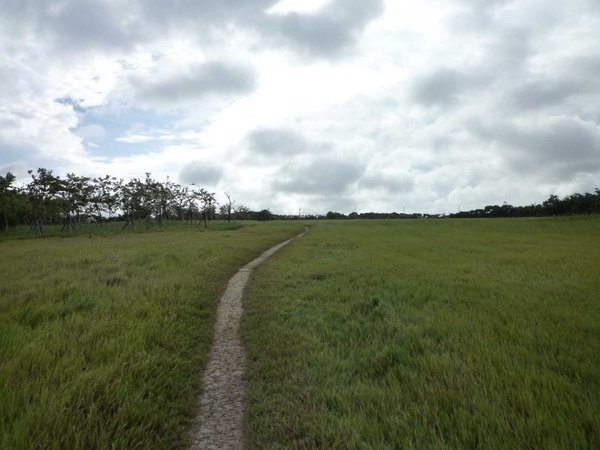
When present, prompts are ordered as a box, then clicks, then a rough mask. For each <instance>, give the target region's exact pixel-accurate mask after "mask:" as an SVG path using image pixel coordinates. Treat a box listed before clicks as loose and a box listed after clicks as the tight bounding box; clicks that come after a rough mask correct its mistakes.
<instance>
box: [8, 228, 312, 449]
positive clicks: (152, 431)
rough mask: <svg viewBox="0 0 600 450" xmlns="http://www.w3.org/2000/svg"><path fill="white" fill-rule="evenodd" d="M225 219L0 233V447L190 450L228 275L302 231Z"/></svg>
mask: <svg viewBox="0 0 600 450" xmlns="http://www.w3.org/2000/svg"><path fill="white" fill-rule="evenodd" d="M214 225H216V224H214ZM224 227H229V226H227V225H219V226H214V227H213V229H212V230H210V231H202V229H195V228H191V229H190V228H189V227H177V226H175V227H166V228H165V229H163V230H161V231H162V232H152V233H136V232H124V233H114V232H112V233H111V232H110V230H109V229H108V228H106V229H105V230H104V231H103V232H101V233H94V234H91V235H90V234H87V233H86V232H85V230H83V231H82V233H83V234H81V235H79V236H74V237H71V238H68V239H67V238H58V237H48V238H45V239H39V238H35V239H26V240H14V239H12V240H7V241H5V242H0V448H2V449H26V448H44V449H67V448H68V449H92V448H94V449H109V448H128V449H129V448H132V449H133V448H140V449H142V448H143V449H148V448H157V449H165V448H185V446H186V443H187V438H188V427H189V424H190V419H191V417H192V416H193V413H194V408H195V407H196V402H197V399H198V393H199V389H200V371H201V369H202V367H203V365H204V362H205V360H206V353H207V349H208V346H209V344H210V339H211V332H212V324H213V315H214V311H215V305H216V300H217V299H218V297H219V295H220V293H221V292H222V291H223V290H224V287H225V283H226V282H227V280H228V279H229V277H230V276H231V275H233V274H234V273H235V271H236V270H237V269H238V268H239V267H240V266H241V265H243V264H245V263H246V262H248V261H249V260H251V259H253V258H254V257H256V256H257V255H258V254H260V253H261V252H262V251H263V250H264V249H266V248H268V247H270V246H271V245H273V244H275V243H278V242H280V241H282V240H284V239H286V238H289V237H291V236H293V235H295V234H297V233H298V232H299V231H300V230H301V229H302V226H301V225H300V224H298V223H289V222H288V223H268V224H260V225H257V224H253V225H250V226H244V227H243V228H240V229H237V230H223V231H218V230H215V229H214V228H224ZM113 228H114V227H113ZM153 230H154V231H158V229H157V228H153ZM49 231H50V234H52V233H55V232H58V231H57V230H52V229H51V230H49ZM94 231H95V230H94ZM25 234H26V230H25ZM65 234H66V233H65ZM22 235H23V230H16V231H15V233H14V234H13V235H12V236H9V238H14V237H19V236H21V237H22Z"/></svg>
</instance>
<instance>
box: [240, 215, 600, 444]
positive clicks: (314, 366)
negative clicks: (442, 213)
mask: <svg viewBox="0 0 600 450" xmlns="http://www.w3.org/2000/svg"><path fill="white" fill-rule="evenodd" d="M245 302H246V303H245V308H246V317H245V322H244V337H245V340H246V346H247V351H248V362H249V368H248V370H249V372H248V376H249V380H250V391H249V397H248V410H247V427H248V435H249V440H250V446H251V447H252V448H307V449H308V448H339V449H346V448H349V449H352V448H356V449H358V448H418V449H421V448H441V449H445V448H456V449H463V448H505V449H516V448H521V449H525V448H526V449H565V448H582V449H583V448H600V217H572V218H560V219H559V218H545V219H497V220H483V219H482V220H426V221H332V222H318V223H314V224H312V226H311V228H310V230H309V232H308V233H307V234H306V236H305V237H303V238H302V239H300V240H298V241H296V242H295V243H294V244H292V245H291V246H289V247H287V248H285V249H283V250H282V251H281V252H280V253H278V254H277V255H275V256H274V258H273V259H271V260H270V261H267V262H266V263H265V265H263V266H261V267H259V268H258V269H257V271H256V272H255V273H254V275H253V279H252V282H251V285H250V286H249V287H248V290H247V292H246V300H245Z"/></svg>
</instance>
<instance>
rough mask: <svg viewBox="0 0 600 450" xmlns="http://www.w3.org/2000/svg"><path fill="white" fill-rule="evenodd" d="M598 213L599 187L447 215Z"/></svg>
mask: <svg viewBox="0 0 600 450" xmlns="http://www.w3.org/2000/svg"><path fill="white" fill-rule="evenodd" d="M598 213H600V189H598V188H596V189H595V190H594V193H593V194H591V193H589V192H586V193H585V194H572V195H568V196H566V197H564V198H562V199H561V198H559V197H558V196H556V195H551V196H550V197H549V198H548V200H545V201H544V202H542V204H536V203H534V204H531V205H527V206H512V205H509V204H508V203H504V204H502V205H501V206H499V205H488V206H486V207H485V208H483V209H473V210H471V211H459V212H457V213H455V214H450V216H449V217H541V216H566V215H573V214H598Z"/></svg>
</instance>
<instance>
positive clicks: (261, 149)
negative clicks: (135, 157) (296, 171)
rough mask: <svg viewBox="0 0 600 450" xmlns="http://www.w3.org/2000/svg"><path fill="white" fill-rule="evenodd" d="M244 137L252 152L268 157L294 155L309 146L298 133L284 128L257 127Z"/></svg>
mask: <svg viewBox="0 0 600 450" xmlns="http://www.w3.org/2000/svg"><path fill="white" fill-rule="evenodd" d="M246 139H247V142H248V147H249V149H250V151H251V152H252V154H259V155H263V156H269V157H277V156H290V155H295V154H299V153H302V152H304V151H306V150H307V149H308V147H309V146H308V143H307V142H306V140H305V139H304V138H303V137H302V136H301V135H300V134H298V133H296V132H294V131H292V130H290V129H286V128H259V129H256V130H254V131H252V132H251V133H249V134H248V136H247V138H246Z"/></svg>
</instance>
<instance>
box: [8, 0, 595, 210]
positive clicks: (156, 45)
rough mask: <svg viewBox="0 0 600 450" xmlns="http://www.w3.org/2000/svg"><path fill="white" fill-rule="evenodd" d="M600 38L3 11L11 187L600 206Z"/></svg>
mask: <svg viewBox="0 0 600 450" xmlns="http://www.w3.org/2000/svg"><path fill="white" fill-rule="evenodd" d="M599 30H600V2H599V1H598V0H569V1H567V2H558V1H551V0H515V1H510V0H414V1H410V0H402V1H401V0H389V1H384V0H282V1H277V0H275V1H272V0H228V1H224V0H176V1H175V0H172V1H160V2H159V1H153V0H104V1H101V0H61V1H57V0H54V1H53V0H0V172H1V173H5V172H6V171H12V172H13V173H14V174H15V175H17V177H18V178H19V179H20V180H22V181H26V179H27V170H28V169H35V168H37V167H46V168H49V169H52V170H53V171H54V173H56V174H59V175H63V174H65V173H67V172H76V173H78V174H81V175H88V176H99V175H104V174H107V173H108V174H111V175H116V176H119V177H124V178H130V177H144V173H145V172H151V173H152V174H153V176H154V177H155V178H159V179H164V178H165V177H166V176H167V175H170V177H171V179H173V180H175V181H179V182H181V183H196V184H198V185H200V186H203V187H206V188H208V189H210V190H211V191H214V192H216V193H217V198H218V199H224V196H223V192H224V191H227V192H231V194H232V198H233V199H234V200H236V201H237V202H239V203H244V204H246V205H248V206H250V207H252V208H254V209H262V208H270V209H271V211H273V212H278V213H297V212H298V209H299V208H301V209H302V212H303V213H325V212H327V211H328V210H335V211H341V212H345V213H349V212H351V211H358V212H364V211H397V212H402V211H403V210H405V211H406V212H439V213H442V212H454V211H456V210H458V208H459V207H460V208H461V209H462V210H467V209H474V208H477V207H482V206H485V205H487V204H501V203H502V202H504V201H507V202H509V203H512V204H514V205H522V204H528V203H531V202H534V201H535V202H540V201H543V200H544V199H546V198H547V197H548V195H549V194H558V195H559V196H563V195H567V194H571V193H574V192H584V191H592V190H593V189H594V188H595V187H600V31H599Z"/></svg>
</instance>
